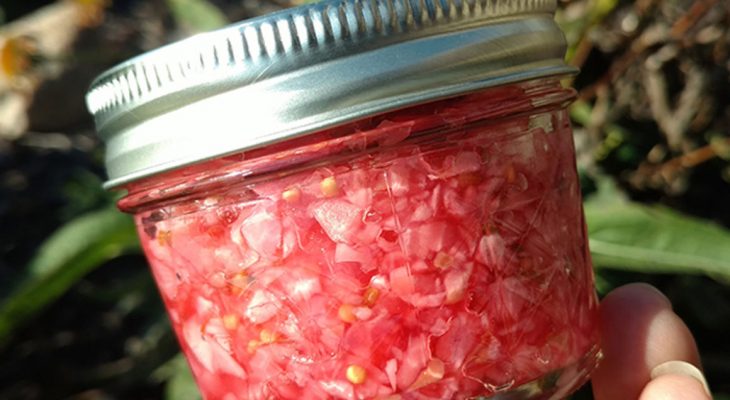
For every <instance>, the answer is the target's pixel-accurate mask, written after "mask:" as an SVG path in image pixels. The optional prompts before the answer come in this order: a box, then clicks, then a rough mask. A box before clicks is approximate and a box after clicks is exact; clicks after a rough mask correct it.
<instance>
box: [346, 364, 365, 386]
mask: <svg viewBox="0 0 730 400" xmlns="http://www.w3.org/2000/svg"><path fill="white" fill-rule="evenodd" d="M345 375H346V376H347V380H348V381H350V382H352V383H353V384H355V385H359V384H361V383H363V382H365V379H366V378H367V376H368V373H367V371H365V368H363V367H361V366H359V365H357V364H352V365H350V366H349V367H347V371H346V372H345Z"/></svg>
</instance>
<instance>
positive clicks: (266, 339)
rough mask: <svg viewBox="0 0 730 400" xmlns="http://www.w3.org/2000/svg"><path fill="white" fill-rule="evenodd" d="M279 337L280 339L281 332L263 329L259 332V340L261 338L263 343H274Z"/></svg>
mask: <svg viewBox="0 0 730 400" xmlns="http://www.w3.org/2000/svg"><path fill="white" fill-rule="evenodd" d="M277 339H279V334H277V333H276V332H274V331H270V330H268V329H262V330H261V332H260V333H259V340H261V343H267V344H268V343H274V342H276V340H277Z"/></svg>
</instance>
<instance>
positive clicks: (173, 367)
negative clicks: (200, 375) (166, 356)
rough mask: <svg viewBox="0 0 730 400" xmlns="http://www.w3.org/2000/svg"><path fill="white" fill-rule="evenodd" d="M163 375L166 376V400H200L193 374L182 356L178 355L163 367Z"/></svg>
mask: <svg viewBox="0 0 730 400" xmlns="http://www.w3.org/2000/svg"><path fill="white" fill-rule="evenodd" d="M164 368H165V369H164V373H165V374H168V379H167V385H166V386H165V399H167V400H200V399H201V396H200V391H199V390H198V387H197V386H196V385H195V380H194V379H193V374H192V373H191V372H190V367H189V366H188V363H187V362H186V361H185V357H183V355H182V354H178V355H177V356H176V357H175V358H173V359H172V360H170V361H169V362H168V363H167V364H165V366H164Z"/></svg>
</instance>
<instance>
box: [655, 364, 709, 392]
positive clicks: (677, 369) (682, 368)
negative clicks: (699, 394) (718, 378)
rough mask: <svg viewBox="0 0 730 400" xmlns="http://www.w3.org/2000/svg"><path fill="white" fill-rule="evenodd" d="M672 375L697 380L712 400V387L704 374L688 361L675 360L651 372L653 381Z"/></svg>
mask: <svg viewBox="0 0 730 400" xmlns="http://www.w3.org/2000/svg"><path fill="white" fill-rule="evenodd" d="M671 374H673V375H685V376H691V377H692V378H695V379H696V380H698V381H699V382H700V383H701V384H702V387H704V388H705V392H707V394H708V395H709V396H710V398H712V394H711V393H710V386H709V385H708V384H707V380H706V379H705V376H704V375H703V374H702V371H700V369H699V368H697V367H695V366H694V365H692V364H690V363H688V362H686V361H679V360H674V361H667V362H665V363H661V364H659V365H657V366H656V367H654V369H652V370H651V379H654V378H657V377H659V376H662V375H671Z"/></svg>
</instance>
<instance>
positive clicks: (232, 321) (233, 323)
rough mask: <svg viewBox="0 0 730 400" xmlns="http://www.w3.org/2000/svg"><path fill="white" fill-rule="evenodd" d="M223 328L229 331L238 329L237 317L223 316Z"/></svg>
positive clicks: (233, 315)
mask: <svg viewBox="0 0 730 400" xmlns="http://www.w3.org/2000/svg"><path fill="white" fill-rule="evenodd" d="M223 326H224V327H225V328H226V329H228V330H229V331H232V330H235V329H236V328H238V315H236V314H226V315H224V316H223Z"/></svg>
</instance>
